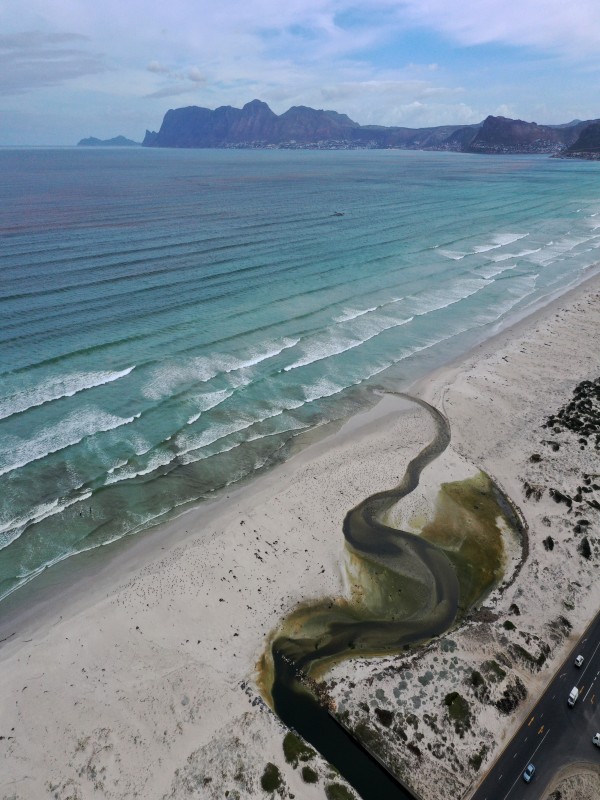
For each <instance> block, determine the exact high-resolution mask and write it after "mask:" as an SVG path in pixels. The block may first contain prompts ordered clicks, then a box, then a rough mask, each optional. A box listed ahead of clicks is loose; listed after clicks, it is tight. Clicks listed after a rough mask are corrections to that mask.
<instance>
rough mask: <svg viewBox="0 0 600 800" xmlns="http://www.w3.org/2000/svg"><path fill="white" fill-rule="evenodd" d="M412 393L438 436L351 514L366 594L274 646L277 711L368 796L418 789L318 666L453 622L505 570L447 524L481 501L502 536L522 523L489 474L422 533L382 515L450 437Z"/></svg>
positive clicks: (308, 617) (292, 624)
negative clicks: (348, 721)
mask: <svg viewBox="0 0 600 800" xmlns="http://www.w3.org/2000/svg"><path fill="white" fill-rule="evenodd" d="M410 399H411V400H413V401H414V402H415V403H417V404H419V405H420V406H422V407H423V408H425V409H426V410H427V411H428V412H429V413H430V414H431V415H432V417H433V419H434V421H435V425H436V433H435V436H434V438H433V440H432V441H431V442H430V443H429V444H428V445H427V446H426V447H425V448H424V449H423V450H422V451H421V452H420V453H419V454H418V455H417V456H416V457H415V458H414V459H413V460H412V461H411V462H410V463H409V465H408V467H407V469H406V472H405V474H404V477H403V479H402V481H401V482H400V483H399V484H398V485H397V486H396V487H394V488H393V489H390V490H387V491H383V492H379V493H377V494H375V495H372V496H370V497H368V498H367V499H366V500H364V501H363V502H362V503H360V504H359V505H358V506H356V507H355V508H353V509H352V510H351V511H350V512H349V513H348V514H347V516H346V519H345V520H344V526H343V531H344V537H345V540H346V546H347V548H348V550H349V554H350V557H351V558H352V559H353V560H354V563H355V564H358V565H359V570H360V578H361V581H362V582H363V583H364V586H365V594H364V595H363V596H362V599H361V600H357V599H356V598H355V599H353V600H352V601H349V600H345V599H338V600H336V601H332V600H331V599H329V600H325V601H321V602H318V603H312V604H310V605H307V606H304V607H302V608H300V609H297V610H296V611H295V612H293V613H292V615H290V617H289V618H288V619H287V620H286V621H285V622H284V623H283V625H282V628H281V633H280V635H278V636H277V637H276V638H275V640H274V641H273V643H272V647H271V651H270V660H271V662H272V663H271V669H272V674H273V683H272V687H271V691H270V695H271V700H272V704H273V707H274V709H275V711H276V712H277V714H278V715H279V717H280V718H281V719H282V721H283V722H284V723H285V724H286V725H287V726H288V727H290V728H293V729H295V730H296V731H297V732H298V733H300V734H301V735H302V736H303V737H304V739H306V740H307V741H308V742H310V743H311V744H312V745H313V746H314V747H315V748H316V749H317V750H318V751H319V752H320V753H321V754H322V755H323V757H324V758H325V759H327V761H329V762H330V764H332V765H333V766H334V767H336V769H337V770H338V771H339V772H340V773H341V774H342V775H343V776H344V778H346V780H347V781H348V782H349V783H350V784H351V785H352V786H353V787H354V789H355V790H356V791H357V792H358V794H359V795H360V796H361V797H362V798H363V800H385V799H386V798H390V800H393V798H409V797H412V795H411V794H410V792H408V791H407V790H406V789H405V788H404V787H403V786H402V785H401V784H400V783H399V782H398V781H397V780H395V778H394V777H393V776H392V775H390V773H389V772H388V771H387V770H385V769H384V768H383V767H382V766H380V764H379V763H378V761H377V760H375V759H374V758H372V757H371V756H370V755H369V753H368V752H366V751H365V749H364V748H363V747H362V746H361V744H360V743H358V742H357V741H356V740H355V739H354V738H353V737H351V736H350V735H348V733H347V732H346V731H345V729H344V728H343V727H342V726H341V725H340V724H339V723H338V722H337V721H336V720H335V719H333V718H332V716H331V714H330V713H329V710H328V708H327V704H326V702H325V703H323V702H322V700H321V701H320V700H319V697H318V695H319V692H318V690H316V688H315V687H316V683H315V681H314V680H313V675H314V674H315V673H316V672H317V671H319V670H323V669H324V667H325V666H327V665H328V664H331V663H334V662H336V661H340V660H342V659H344V658H355V657H357V656H372V655H377V654H378V655H383V654H390V653H398V652H400V651H401V650H403V649H407V648H409V647H411V646H413V645H415V644H418V643H422V642H425V641H427V640H429V639H431V638H432V637H435V636H439V635H440V634H442V633H444V632H445V631H447V630H448V629H449V628H450V627H451V626H452V625H453V624H454V623H455V622H456V621H457V619H458V618H459V617H460V616H461V615H462V614H463V613H464V612H465V611H466V610H467V609H468V608H469V607H471V606H472V605H473V603H474V602H476V601H477V600H480V599H481V597H482V596H484V595H485V593H487V592H488V591H489V589H490V588H491V586H490V583H491V582H492V583H497V581H498V578H499V577H501V574H500V573H499V567H498V564H496V565H495V567H494V568H493V569H490V566H489V564H488V563H487V561H486V558H481V563H480V565H473V563H467V556H470V555H472V552H471V550H469V549H467V550H466V551H465V552H464V553H461V552H460V551H457V550H456V548H447V549H444V547H443V546H440V545H439V544H438V540H440V539H441V540H442V541H444V540H445V537H447V535H448V531H447V530H446V528H449V529H452V527H453V526H454V527H457V526H458V527H460V526H461V525H464V514H466V513H468V514H470V515H471V517H472V515H473V511H472V509H473V508H475V509H479V510H480V511H479V512H478V513H480V515H481V516H482V518H483V519H482V520H481V526H482V530H483V529H490V530H493V533H494V536H495V537H496V538H497V539H500V540H501V536H500V532H499V530H498V528H497V527H496V520H497V518H498V517H502V518H503V519H504V520H505V522H506V524H507V525H508V526H511V527H512V528H513V530H514V529H515V528H518V527H519V526H520V523H519V521H518V518H517V517H516V515H514V513H512V511H511V506H510V503H509V502H508V501H507V499H506V498H505V497H504V496H503V495H501V493H500V492H499V490H498V489H497V488H496V487H495V486H494V485H493V484H492V483H491V481H489V479H488V478H487V476H484V477H485V480H483V481H479V482H478V483H473V485H471V484H470V482H469V481H466V482H461V483H460V491H458V490H457V489H456V487H457V486H459V484H448V486H449V487H451V488H450V490H449V491H448V496H449V497H455V498H456V497H459V498H460V502H458V503H457V502H456V500H453V501H452V502H453V504H454V505H455V506H456V507H457V509H458V510H457V511H456V512H455V513H453V515H451V516H452V517H453V519H452V520H449V519H448V520H446V519H444V520H442V522H441V524H440V520H437V521H434V523H432V524H430V525H428V526H426V528H424V529H423V531H422V535H421V536H417V535H414V534H413V533H410V532H408V531H403V530H398V529H395V528H392V527H389V526H388V525H386V524H385V523H384V522H383V521H382V520H383V519H384V518H385V515H386V513H387V512H388V511H389V509H390V508H391V507H392V506H393V505H395V504H396V503H397V502H398V501H399V500H401V499H402V498H403V497H406V495H408V494H409V493H410V492H412V491H413V490H414V489H415V488H416V487H417V486H418V483H419V477H420V475H421V472H422V471H423V469H424V468H425V467H426V466H427V465H428V464H430V463H431V462H432V461H433V460H434V459H436V458H437V457H438V456H439V455H440V454H441V453H442V452H443V451H444V450H445V449H446V447H447V446H448V443H449V441H450V428H449V424H448V421H447V420H446V418H445V417H444V416H443V415H442V414H440V412H439V411H437V410H436V409H435V408H433V407H431V406H429V405H428V404H427V403H425V402H423V401H421V400H417V399H414V398H410ZM446 499H448V498H446ZM447 505H448V502H447V503H446V507H447ZM442 507H444V506H443V504H442ZM465 507H467V508H466V510H465ZM440 527H441V528H443V529H444V530H443V532H442V533H441V534H440V530H439V529H440ZM427 536H428V537H429V539H432V540H434V541H428V539H427V538H426V537H427ZM500 547H501V545H500ZM492 556H493V557H494V558H495V554H494V553H492ZM288 631H289V633H288ZM291 631H293V635H292V633H291ZM298 631H300V632H301V633H300V635H298ZM268 660H269V659H268ZM311 673H312V675H311ZM388 735H389V736H394V735H395V734H394V733H393V732H392V731H389V733H388Z"/></svg>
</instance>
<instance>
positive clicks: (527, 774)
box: [523, 764, 535, 783]
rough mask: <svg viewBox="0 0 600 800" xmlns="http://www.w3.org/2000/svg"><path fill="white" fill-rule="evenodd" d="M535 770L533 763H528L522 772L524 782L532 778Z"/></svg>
mask: <svg viewBox="0 0 600 800" xmlns="http://www.w3.org/2000/svg"><path fill="white" fill-rule="evenodd" d="M534 772H535V767H534V766H533V764H528V765H527V769H526V770H525V772H524V773H523V780H524V781H525V783H529V781H530V780H531V779H532V778H533V773H534Z"/></svg>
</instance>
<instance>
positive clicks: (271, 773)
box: [260, 761, 282, 792]
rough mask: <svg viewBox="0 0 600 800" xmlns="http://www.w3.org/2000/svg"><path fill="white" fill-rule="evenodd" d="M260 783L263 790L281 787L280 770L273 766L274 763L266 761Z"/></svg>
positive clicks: (272, 790)
mask: <svg viewBox="0 0 600 800" xmlns="http://www.w3.org/2000/svg"><path fill="white" fill-rule="evenodd" d="M260 785H261V786H262V788H263V789H264V791H265V792H276V791H277V789H279V788H281V785H282V779H281V772H280V771H279V769H278V768H277V767H276V766H275V764H271V762H270V761H269V762H268V763H267V766H266V767H265V771H264V772H263V774H262V778H261V779H260Z"/></svg>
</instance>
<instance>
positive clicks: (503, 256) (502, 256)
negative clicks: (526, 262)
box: [491, 247, 542, 263]
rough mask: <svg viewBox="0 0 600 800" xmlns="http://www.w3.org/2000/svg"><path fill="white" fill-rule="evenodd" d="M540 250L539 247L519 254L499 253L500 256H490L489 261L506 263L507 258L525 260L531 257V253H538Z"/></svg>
mask: <svg viewBox="0 0 600 800" xmlns="http://www.w3.org/2000/svg"><path fill="white" fill-rule="evenodd" d="M541 249H542V248H541V247H536V248H535V249H534V250H521V252H519V253H501V254H500V255H497V256H492V257H491V260H492V261H494V262H496V263H497V262H498V261H507V260H508V259H509V258H525V257H526V256H530V255H533V253H539V252H540V250H541Z"/></svg>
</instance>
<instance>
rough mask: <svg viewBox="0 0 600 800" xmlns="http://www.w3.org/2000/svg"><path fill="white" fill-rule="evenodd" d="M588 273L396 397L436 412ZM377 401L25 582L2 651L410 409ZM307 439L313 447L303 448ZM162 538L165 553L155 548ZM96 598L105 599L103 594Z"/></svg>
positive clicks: (3, 624) (11, 605)
mask: <svg viewBox="0 0 600 800" xmlns="http://www.w3.org/2000/svg"><path fill="white" fill-rule="evenodd" d="M589 270H598V271H595V272H594V273H593V274H592V275H590V276H588V277H586V278H584V279H583V280H582V281H580V282H578V283H576V284H575V285H574V286H571V287H570V288H568V289H567V290H566V291H565V292H562V293H560V294H558V295H557V296H552V295H551V296H550V299H549V300H548V301H547V302H545V303H544V304H543V305H541V306H536V307H535V308H534V309H533V310H532V311H531V312H530V313H529V314H527V315H526V316H521V317H519V318H517V319H516V320H515V322H513V323H512V324H510V325H509V326H508V327H506V328H503V329H502V330H500V331H498V332H496V333H494V334H492V336H490V337H488V338H486V339H484V340H483V341H481V342H479V343H477V344H475V345H473V346H472V347H470V348H469V349H468V350H467V351H465V352H463V353H461V354H459V355H457V356H454V357H452V358H450V359H449V360H448V361H447V362H444V363H443V364H441V365H440V366H438V367H436V368H435V369H433V370H432V371H430V372H426V373H424V374H423V375H420V376H419V377H417V378H416V379H415V380H412V381H411V382H409V383H407V385H406V386H402V387H401V388H400V389H399V391H401V392H402V393H403V394H408V395H414V396H416V397H422V398H423V399H424V400H426V401H427V402H429V403H432V404H433V405H435V401H436V397H435V391H436V390H435V388H434V387H435V386H436V385H437V383H438V382H439V381H443V380H445V379H446V378H447V377H448V378H452V377H453V376H454V375H455V374H456V372H457V371H460V369H461V366H464V364H465V363H467V362H468V361H469V359H472V358H475V357H477V356H478V355H479V354H480V353H481V352H484V351H485V349H486V348H488V347H489V348H494V347H496V348H497V347H502V346H504V345H505V344H506V342H507V341H508V340H510V339H511V338H512V337H514V336H519V335H520V331H521V330H522V329H524V328H527V327H528V326H529V325H533V324H534V322H535V321H536V320H537V319H539V318H541V317H543V316H544V315H545V313H546V312H548V313H550V311H551V310H552V308H553V307H554V306H557V307H558V304H560V303H561V302H569V301H570V300H571V299H572V298H575V297H576V296H577V293H578V292H583V293H587V291H588V288H587V287H592V285H593V284H594V282H596V281H597V282H598V285H599V286H600V263H599V264H597V265H595V266H594V267H590V268H589ZM372 395H373V396H376V395H379V399H378V400H376V401H375V403H374V404H373V405H371V406H370V407H368V408H367V409H363V410H361V411H359V412H358V413H356V414H354V415H352V416H351V417H349V418H346V419H342V420H337V421H333V422H330V423H327V424H326V425H324V426H323V427H324V428H326V431H325V432H324V433H319V428H318V427H317V428H312V429H309V430H308V431H306V432H303V433H302V434H300V436H299V437H298V441H295V440H292V452H291V455H290V456H289V457H288V458H286V459H285V460H284V461H282V462H277V463H275V464H274V465H273V466H271V467H267V468H266V470H265V469H262V470H260V471H259V472H258V473H253V474H252V475H250V476H248V477H246V478H244V479H242V480H241V481H240V482H239V483H235V484H233V485H232V486H231V487H225V488H221V489H219V490H217V492H216V494H215V497H214V498H211V499H209V500H205V501H201V502H198V503H197V504H195V505H192V506H191V507H190V508H188V509H186V510H185V511H183V512H182V513H180V514H179V515H178V516H176V517H173V518H172V519H171V520H168V521H166V522H163V523H159V524H158V525H155V526H153V527H151V528H147V529H146V530H142V531H140V532H139V533H136V534H131V535H125V536H123V537H121V538H120V539H117V540H116V541H114V542H111V543H110V544H108V545H102V546H100V547H96V548H92V549H91V550H87V551H83V552H80V553H76V554H74V555H73V556H69V557H67V558H65V559H64V560H62V561H60V562H58V563H57V564H54V565H52V566H51V567H48V568H46V569H45V570H43V571H42V572H41V573H40V574H39V575H37V576H36V577H35V578H33V579H32V580H31V581H30V582H28V583H25V584H24V585H23V586H22V587H20V588H19V589H17V590H15V592H13V593H11V594H10V595H8V596H7V597H6V598H4V599H3V600H2V601H0V646H1V644H2V642H3V641H4V638H5V636H6V635H7V630H8V629H9V628H12V627H14V625H15V623H17V622H18V621H19V620H21V621H22V622H23V623H25V624H27V621H28V620H29V621H30V618H31V617H32V616H34V615H35V616H36V619H39V616H38V612H39V611H40V609H41V610H42V612H43V610H44V609H45V607H46V605H47V603H48V602H58V603H59V604H60V603H61V597H62V598H64V600H65V602H66V601H67V599H68V600H69V601H71V602H72V601H74V600H76V599H77V598H76V595H77V592H78V590H79V587H80V586H81V584H82V583H83V582H85V581H87V580H89V579H90V578H99V579H100V580H105V579H107V578H108V580H112V579H113V578H114V577H115V576H114V573H113V572H112V568H113V567H114V566H115V565H116V567H117V572H118V573H119V576H120V577H119V578H118V579H117V580H120V579H121V578H122V577H126V576H127V575H128V574H129V573H130V572H131V571H134V570H135V569H136V568H137V567H138V566H139V562H138V560H137V559H138V558H140V557H141V558H142V559H144V560H145V559H152V558H153V556H154V555H159V554H160V552H161V551H162V550H164V549H165V546H167V547H172V546H175V545H177V544H179V543H180V542H185V539H186V537H187V536H188V535H189V533H188V532H187V531H184V528H185V527H193V526H194V525H195V524H197V523H198V522H200V521H201V520H200V518H204V517H205V516H206V517H207V520H208V521H209V522H210V521H212V520H214V519H215V518H217V517H218V516H219V514H220V513H221V512H222V510H223V508H224V507H225V506H227V505H228V504H230V503H231V502H232V501H235V500H237V499H240V500H241V501H244V500H245V499H246V498H245V495H246V493H248V494H251V493H252V491H253V489H254V487H255V485H258V486H259V487H260V488H259V491H261V489H262V487H263V482H266V484H267V486H269V485H270V484H271V482H272V481H274V480H276V479H277V474H278V472H279V471H280V470H282V469H284V468H285V466H286V464H289V463H291V462H292V461H293V462H294V463H296V461H298V462H299V463H301V462H302V459H306V460H310V459H311V458H313V457H315V456H316V455H317V454H320V453H322V452H324V451H325V450H326V449H327V448H328V447H329V444H330V443H331V444H332V446H337V445H338V444H344V443H347V442H348V441H349V440H350V438H351V437H353V436H368V435H369V433H370V432H371V431H372V430H374V429H376V428H377V427H378V425H380V424H382V423H383V422H384V421H385V419H386V418H387V417H392V416H393V415H394V413H396V410H397V409H396V408H395V407H394V406H395V404H397V403H398V402H400V405H401V407H402V406H404V405H405V403H403V402H402V401H398V399H396V400H390V395H389V394H388V393H387V392H386V391H385V390H383V391H382V390H380V389H377V388H374V389H373V390H372ZM305 438H307V439H309V440H310V439H312V440H313V441H309V443H308V444H303V440H304V439H305ZM348 510H349V509H348ZM188 520H190V521H189V522H188ZM163 538H164V540H165V543H164V544H165V546H163V544H161V542H160V541H157V540H159V539H160V540H162V539H163ZM84 591H87V590H84ZM99 594H100V595H101V594H102V590H100V592H99ZM66 595H68V598H67V597H66ZM86 597H87V595H86ZM7 612H8V613H7Z"/></svg>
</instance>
